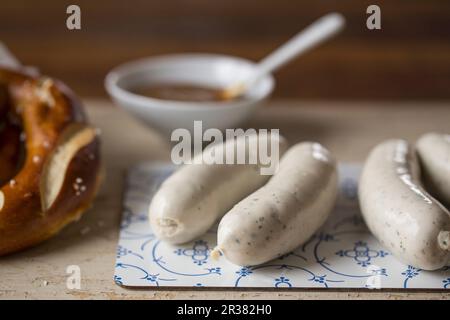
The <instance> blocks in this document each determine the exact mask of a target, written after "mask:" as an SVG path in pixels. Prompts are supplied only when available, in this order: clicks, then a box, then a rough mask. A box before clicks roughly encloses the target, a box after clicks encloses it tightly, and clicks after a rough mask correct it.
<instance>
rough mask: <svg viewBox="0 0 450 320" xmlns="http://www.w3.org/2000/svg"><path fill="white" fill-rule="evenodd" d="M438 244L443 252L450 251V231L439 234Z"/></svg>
mask: <svg viewBox="0 0 450 320" xmlns="http://www.w3.org/2000/svg"><path fill="white" fill-rule="evenodd" d="M438 244H439V247H440V248H441V249H442V250H447V251H450V231H441V232H439V235H438Z"/></svg>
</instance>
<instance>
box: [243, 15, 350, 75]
mask: <svg viewBox="0 0 450 320" xmlns="http://www.w3.org/2000/svg"><path fill="white" fill-rule="evenodd" d="M344 24H345V19H344V17H343V16H342V15H341V14H339V13H330V14H327V15H325V16H323V17H321V18H319V19H318V20H316V21H315V22H313V23H312V24H311V25H309V26H308V27H307V28H306V29H304V30H302V31H300V32H299V33H298V34H296V35H295V36H294V37H293V38H292V39H291V40H289V41H288V42H286V43H285V44H284V45H282V46H281V47H279V48H278V49H277V50H275V51H274V52H272V53H271V54H270V55H268V56H267V57H266V58H264V59H263V60H262V61H260V62H259V64H258V67H257V70H256V72H255V73H254V76H252V77H251V81H252V80H256V79H258V78H259V77H260V76H262V75H264V74H267V73H270V72H273V71H275V70H277V69H278V68H280V67H281V66H283V65H284V64H286V63H287V62H289V61H290V60H292V59H293V58H295V57H296V56H297V55H299V54H301V53H304V52H305V51H307V50H309V49H311V48H313V47H315V46H316V45H318V44H319V43H321V42H323V41H325V40H326V39H328V38H330V37H331V36H333V35H335V34H336V33H337V32H339V31H340V30H341V29H342V27H343V26H344Z"/></svg>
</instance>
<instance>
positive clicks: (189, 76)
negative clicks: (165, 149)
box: [105, 54, 274, 135]
mask: <svg viewBox="0 0 450 320" xmlns="http://www.w3.org/2000/svg"><path fill="white" fill-rule="evenodd" d="M254 67H255V63H253V62H251V61H248V60H245V59H241V58H236V57H231V56H225V55H215V54H179V55H165V56H156V57H150V58H146V59H141V60H136V61H132V62H129V63H125V64H123V65H120V66H118V67H116V68H114V69H113V70H112V71H111V72H109V73H108V75H107V76H106V79H105V87H106V90H107V91H108V93H109V94H110V96H111V97H112V99H113V100H114V101H115V103H116V104H118V105H119V106H121V107H123V108H124V109H125V110H127V111H129V112H130V113H131V114H133V115H135V116H136V117H137V118H138V119H140V120H142V121H144V122H145V123H146V124H148V125H149V126H151V127H152V128H155V129H157V130H159V131H160V132H161V133H163V134H169V135H170V133H171V132H172V131H173V130H174V129H177V128H186V129H188V130H190V131H192V129H193V123H194V120H201V121H202V125H203V130H205V129H208V128H217V129H220V130H224V129H226V128H236V126H238V125H239V124H240V123H242V122H243V121H244V120H246V119H247V118H248V117H249V116H250V115H251V114H252V113H253V112H254V111H255V109H256V108H257V106H258V105H259V102H261V101H262V100H263V99H265V98H266V97H268V96H269V95H270V93H271V92H272V90H273V87H274V79H273V77H272V76H271V75H268V76H266V77H265V78H263V79H261V80H260V81H258V82H257V83H255V84H254V85H253V86H252V88H250V89H249V90H248V93H247V94H246V96H245V97H244V98H242V99H239V100H236V101H227V102H182V101H172V100H160V99H154V98H150V97H147V96H141V95H138V94H135V93H132V92H131V91H130V89H132V88H136V87H138V86H142V85H145V84H151V83H168V84H176V83H179V84H193V85H199V86H205V87H219V88H223V87H226V86H227V85H230V84H231V83H234V81H236V80H237V79H243V78H244V77H246V76H247V75H248V74H250V73H251V72H252V70H253V69H254Z"/></svg>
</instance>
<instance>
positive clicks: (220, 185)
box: [149, 135, 287, 244]
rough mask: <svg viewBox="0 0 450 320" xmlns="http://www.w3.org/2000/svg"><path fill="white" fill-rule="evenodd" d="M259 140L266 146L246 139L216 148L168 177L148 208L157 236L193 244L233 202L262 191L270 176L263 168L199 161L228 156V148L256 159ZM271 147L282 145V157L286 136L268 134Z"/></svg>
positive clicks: (256, 165) (249, 138)
mask: <svg viewBox="0 0 450 320" xmlns="http://www.w3.org/2000/svg"><path fill="white" fill-rule="evenodd" d="M254 142H256V143H258V146H259V143H260V142H261V143H262V142H263V141H262V140H261V138H260V137H259V136H257V135H252V136H250V137H247V138H246V136H241V137H238V138H236V139H233V140H227V141H226V142H225V143H224V144H217V145H215V146H213V147H212V148H208V150H207V151H204V152H203V153H201V154H199V155H197V156H196V158H194V159H193V161H192V162H193V163H192V164H186V165H184V166H183V167H181V168H180V169H179V170H177V171H176V172H175V173H174V174H172V175H171V176H170V177H169V178H167V179H166V180H165V181H164V182H163V183H162V185H161V187H160V188H159V190H158V191H157V193H156V194H155V195H154V197H153V199H152V202H151V204H150V208H149V219H150V225H151V227H152V230H153V232H154V233H155V235H156V236H157V238H159V239H161V240H164V241H166V242H168V243H172V244H181V243H185V242H189V241H191V240H193V239H195V238H197V237H199V236H201V235H202V234H204V233H205V232H207V231H208V229H209V228H211V226H212V225H213V224H214V223H215V222H216V221H217V220H218V219H219V218H221V217H222V216H223V215H224V214H225V213H226V212H227V211H228V210H230V209H231V208H232V207H233V205H234V204H236V203H237V202H238V201H240V200H241V199H243V198H244V197H245V196H247V195H248V194H250V193H251V192H253V191H255V190H256V189H258V188H259V187H261V186H262V185H263V184H264V183H266V182H267V180H268V179H269V178H270V175H262V174H261V172H260V169H261V167H262V164H261V162H260V159H258V161H257V163H256V164H205V163H204V161H203V160H201V159H200V160H198V159H197V158H198V157H202V158H203V157H204V156H205V155H206V153H208V154H215V153H218V152H221V153H225V152H226V150H227V148H228V150H230V148H233V149H234V150H238V148H240V147H242V146H243V147H244V148H245V154H246V157H247V158H250V156H255V154H257V153H258V150H252V148H250V146H254V145H255V144H254ZM264 142H265V143H267V144H270V145H271V146H272V144H276V145H278V150H279V151H278V152H279V154H280V155H282V154H283V153H284V152H285V151H286V149H287V142H286V140H285V139H284V138H283V137H281V136H280V137H279V138H276V137H272V136H267V138H266V137H265V138H264Z"/></svg>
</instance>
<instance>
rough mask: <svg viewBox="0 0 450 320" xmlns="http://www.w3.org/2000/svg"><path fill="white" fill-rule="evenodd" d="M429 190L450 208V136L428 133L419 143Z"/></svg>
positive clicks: (418, 150)
mask: <svg viewBox="0 0 450 320" xmlns="http://www.w3.org/2000/svg"><path fill="white" fill-rule="evenodd" d="M417 152H418V155H419V159H420V163H421V164H422V171H423V174H422V175H423V181H424V185H425V187H426V188H427V190H428V191H429V192H430V193H431V194H432V195H433V196H434V197H436V198H437V199H438V200H439V201H440V202H442V203H443V204H444V205H446V206H447V208H450V135H445V134H438V133H428V134H425V135H423V136H422V137H421V138H420V139H419V141H418V142H417Z"/></svg>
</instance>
